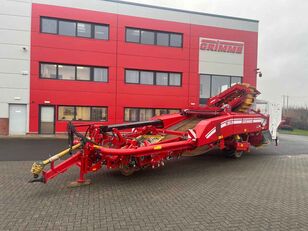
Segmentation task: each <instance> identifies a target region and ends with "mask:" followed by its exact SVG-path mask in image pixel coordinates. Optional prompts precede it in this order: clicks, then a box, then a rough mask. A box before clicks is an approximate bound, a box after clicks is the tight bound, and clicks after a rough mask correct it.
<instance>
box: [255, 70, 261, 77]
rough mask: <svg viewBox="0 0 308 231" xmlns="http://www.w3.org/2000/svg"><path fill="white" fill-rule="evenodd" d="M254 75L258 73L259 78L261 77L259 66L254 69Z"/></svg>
mask: <svg viewBox="0 0 308 231" xmlns="http://www.w3.org/2000/svg"><path fill="white" fill-rule="evenodd" d="M255 72H256V75H258V76H259V77H260V78H261V77H262V72H261V71H260V68H257V69H255Z"/></svg>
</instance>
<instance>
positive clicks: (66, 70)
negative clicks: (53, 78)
mask: <svg viewBox="0 0 308 231" xmlns="http://www.w3.org/2000/svg"><path fill="white" fill-rule="evenodd" d="M58 78H59V79H69V80H75V67H74V66H66V65H58Z"/></svg>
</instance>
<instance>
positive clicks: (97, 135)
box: [31, 84, 269, 184]
mask: <svg viewBox="0 0 308 231" xmlns="http://www.w3.org/2000/svg"><path fill="white" fill-rule="evenodd" d="M258 94H259V92H258V91H257V90H255V89H254V88H252V87H250V86H248V85H246V84H236V85H234V86H233V87H231V88H229V89H227V90H226V91H224V92H222V93H220V94H219V95H217V96H214V97H212V98H210V99H209V100H208V103H207V105H205V106H204V107H200V108H196V109H185V110H183V111H182V112H181V113H177V114H170V115H162V116H156V117H154V118H152V119H151V120H150V121H145V122H136V123H129V124H120V125H109V126H100V125H96V124H90V125H86V126H88V128H87V131H86V133H85V134H81V133H79V132H78V131H77V130H76V128H78V127H80V126H85V125H79V126H78V125H75V126H74V125H73V124H71V123H69V125H68V135H69V140H70V148H68V149H67V150H64V151H63V152H61V153H58V154H56V155H55V156H53V157H51V158H49V159H47V160H45V161H41V162H36V163H34V164H33V166H32V169H31V172H32V173H33V175H34V179H33V180H32V181H31V182H44V183H47V182H48V181H49V180H50V179H52V178H53V177H55V176H57V175H58V174H59V173H63V172H65V171H66V170H67V169H68V168H70V167H72V166H73V165H77V166H78V167H79V168H80V176H79V179H78V180H77V182H78V183H81V184H82V183H85V182H86V181H85V174H87V173H89V172H95V171H97V170H99V169H100V168H101V167H102V166H103V165H106V167H107V169H119V170H120V171H121V172H122V173H123V174H124V175H130V174H132V173H133V172H134V171H137V170H140V169H143V168H147V167H152V168H156V167H159V166H162V165H164V163H165V161H166V160H169V159H172V158H178V157H179V156H182V155H186V156H187V155H188V156H189V155H191V156H192V155H199V154H203V153H205V152H206V151H208V150H210V149H212V148H214V147H218V148H219V149H221V150H223V151H224V152H225V153H226V155H227V156H232V157H240V156H241V154H242V153H243V152H245V151H248V150H249V147H250V145H253V146H259V145H261V144H262V142H263V140H264V137H263V133H262V132H263V131H267V130H268V125H269V123H268V121H269V118H268V117H266V116H264V115H263V114H260V113H258V112H255V111H253V110H251V109H250V107H251V105H252V103H253V101H254V98H255V97H256V95H258ZM68 153H71V156H70V157H69V158H67V159H66V160H64V161H62V162H61V163H59V164H58V165H55V161H56V160H58V159H59V158H60V157H62V156H64V155H66V154H68ZM48 164H50V168H49V169H48V170H46V171H44V167H45V166H46V165H48Z"/></svg>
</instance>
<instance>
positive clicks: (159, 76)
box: [156, 72, 168, 86]
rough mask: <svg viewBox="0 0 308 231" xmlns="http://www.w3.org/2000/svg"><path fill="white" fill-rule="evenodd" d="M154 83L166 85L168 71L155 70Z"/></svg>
mask: <svg viewBox="0 0 308 231" xmlns="http://www.w3.org/2000/svg"><path fill="white" fill-rule="evenodd" d="M156 85H162V86H168V73H165V72H157V73H156Z"/></svg>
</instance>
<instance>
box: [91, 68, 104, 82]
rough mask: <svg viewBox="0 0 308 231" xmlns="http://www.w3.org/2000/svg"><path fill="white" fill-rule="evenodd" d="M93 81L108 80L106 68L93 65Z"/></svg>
mask: <svg viewBox="0 0 308 231" xmlns="http://www.w3.org/2000/svg"><path fill="white" fill-rule="evenodd" d="M93 75H94V81H96V82H108V69H107V68H99V67H94V73H93Z"/></svg>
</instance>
